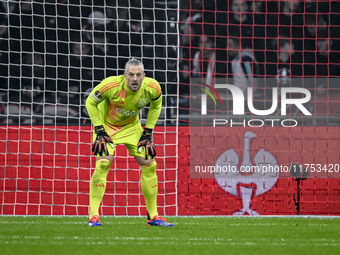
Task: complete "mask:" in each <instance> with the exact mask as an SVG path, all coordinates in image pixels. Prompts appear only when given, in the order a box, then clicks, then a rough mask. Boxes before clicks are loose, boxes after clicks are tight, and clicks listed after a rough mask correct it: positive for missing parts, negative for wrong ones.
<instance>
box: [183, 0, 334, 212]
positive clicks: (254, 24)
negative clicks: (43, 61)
mask: <svg viewBox="0 0 340 255" xmlns="http://www.w3.org/2000/svg"><path fill="white" fill-rule="evenodd" d="M339 14H340V5H339V2H338V1H295V0H287V1H242V0H229V1H228V0H227V1H181V3H180V16H179V33H180V54H179V67H180V76H179V81H180V93H179V111H180V115H179V123H181V124H185V125H190V127H188V128H187V129H184V128H183V129H182V130H183V132H184V134H185V132H187V133H189V134H190V140H189V139H188V142H187V143H181V144H179V152H180V154H181V153H184V152H189V153H190V157H189V159H188V158H184V159H181V161H180V166H181V165H183V167H187V168H190V167H191V168H192V169H193V170H192V171H191V172H190V171H187V172H182V173H180V175H179V180H178V189H179V191H178V192H179V197H178V201H180V203H179V205H178V206H179V214H189V215H226V214H227V215H228V214H229V215H232V214H235V215H243V214H251V215H257V214H284V215H287V214H326V215H338V214H339V213H340V210H339V206H338V201H339V199H340V198H339V193H338V190H339V187H340V186H339V185H340V184H339V179H338V178H327V177H325V178H320V179H318V178H307V179H306V180H301V179H298V178H297V179H295V178H278V179H277V180H273V182H274V181H275V182H274V183H275V185H273V186H272V187H267V186H266V183H265V180H266V179H264V180H263V186H261V185H262V183H257V181H258V179H251V174H250V173H249V174H248V175H247V174H244V175H238V178H234V180H233V179H230V178H227V177H225V178H224V177H223V176H222V177H219V178H217V176H216V174H215V176H214V174H210V173H208V172H205V173H204V174H203V176H205V177H203V178H200V175H198V177H197V178H193V177H194V176H195V175H194V174H195V172H194V171H195V167H198V168H199V167H201V165H210V166H216V165H215V163H216V162H217V160H218V157H219V156H221V155H222V154H223V153H225V154H223V155H225V157H224V158H223V159H222V162H224V163H225V162H227V163H228V162H232V163H233V164H236V166H237V167H240V166H241V164H242V162H243V163H244V162H245V158H244V153H245V151H247V152H248V153H249V155H248V156H249V159H248V160H249V162H247V163H248V164H250V165H255V162H254V161H255V155H257V153H262V154H261V155H267V158H266V160H267V159H269V158H270V159H271V160H272V161H273V162H275V164H278V165H282V166H287V167H288V166H289V164H290V163H292V162H299V163H300V164H309V165H311V164H320V165H321V166H322V167H325V166H326V170H325V172H324V174H325V175H324V176H330V174H334V172H333V173H330V171H331V168H334V167H336V168H337V169H339V164H338V156H339V155H340V154H339V148H338V146H337V145H338V144H339V139H340V137H339V113H340V112H339V109H340V108H339V95H340V90H339V85H338V84H339V76H340V72H339V71H340V65H339V64H340V62H339V49H340V48H339V46H340V45H339V42H340V41H339V29H340V27H339V25H340V23H339ZM215 84H231V85H234V86H237V87H238V88H239V89H240V90H241V91H242V92H243V93H246V90H247V88H252V91H253V92H254V93H253V97H252V101H253V105H254V108H255V109H258V110H264V109H269V108H270V107H271V105H272V101H273V97H272V95H271V91H272V88H273V87H278V88H283V87H286V88H293V87H295V88H297V87H299V88H305V89H307V90H308V91H310V93H311V99H310V100H309V102H308V103H306V104H304V106H305V107H306V109H308V111H310V112H311V114H312V115H311V116H305V115H304V114H303V113H302V112H301V111H300V110H297V109H296V108H295V109H294V108H293V107H292V106H289V107H287V109H286V111H287V115H286V116H282V108H281V109H280V101H281V100H280V98H279V103H278V109H277V111H275V112H274V113H273V114H272V115H270V116H266V117H267V119H268V117H269V118H271V119H277V121H278V122H276V123H275V124H274V125H273V126H272V123H271V122H266V121H264V126H263V127H262V128H258V126H261V124H262V123H261V121H262V120H264V118H263V116H258V115H257V116H255V114H253V113H252V112H251V111H250V110H249V108H248V105H247V97H246V96H245V100H244V102H245V106H244V108H245V114H244V115H243V116H240V115H235V114H233V110H235V108H234V106H233V101H232V100H231V99H234V100H235V98H232V95H231V93H230V91H229V90H226V89H224V90H223V89H216V91H217V93H216V91H214V90H213V89H211V87H212V88H214V85H215ZM209 86H210V87H209ZM196 88H197V89H196ZM204 90H205V91H204ZM209 93H210V94H211V95H210V94H209ZM279 93H280V89H279ZM219 98H221V103H220V102H219ZM292 98H294V97H292ZM204 100H206V102H207V103H206V108H205V109H206V112H207V113H206V116H204V115H203V106H202V102H203V101H204ZM215 101H216V102H215ZM236 110H237V109H236ZM214 119H215V120H216V119H220V122H222V123H223V124H221V125H219V126H218V127H215V128H212V125H211V123H212V121H213V120H214ZM252 119H259V120H258V121H257V122H256V123H255V122H248V121H249V120H250V121H251V120H252ZM283 119H294V120H297V123H298V126H299V127H294V128H285V127H282V126H283V125H282V124H281V122H280V121H282V120H283ZM231 120H233V121H234V122H236V123H237V124H235V125H233V126H232V128H231V124H230V121H231ZM227 121H228V122H227ZM249 123H250V124H249ZM288 123H289V122H285V124H288ZM209 125H210V128H209V127H207V126H209ZM288 125H289V124H288ZM196 126H198V127H196ZM256 126H257V128H256ZM254 127H255V128H254ZM184 130H185V131H184ZM249 133H252V134H255V135H256V136H254V138H252V139H251V142H250V140H249V139H248V140H247V137H246V135H247V134H249ZM246 141H248V146H249V148H248V149H246V148H245V147H244V146H245V144H246ZM221 157H222V156H221ZM193 162H200V164H199V165H198V166H197V165H195V166H194V165H193ZM273 164H274V163H273ZM313 167H315V166H313ZM309 170H311V169H309ZM333 170H334V169H333ZM327 171H329V172H327ZM193 173H194V174H193ZM287 174H288V176H290V173H289V172H288V173H287ZM311 174H312V173H311ZM328 174H329V175H328ZM201 176H202V175H201ZM280 176H281V175H280ZM335 176H339V170H337V172H336V175H335ZM270 180H271V179H270V178H268V180H267V181H268V182H270ZM261 191H265V192H262V194H261Z"/></svg>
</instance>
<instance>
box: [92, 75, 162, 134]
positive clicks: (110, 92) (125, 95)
mask: <svg viewBox="0 0 340 255" xmlns="http://www.w3.org/2000/svg"><path fill="white" fill-rule="evenodd" d="M149 103H150V109H149V113H148V117H147V122H146V125H145V127H146V128H150V129H153V128H154V127H155V125H156V122H157V120H158V118H159V115H160V112H161V107H162V92H161V87H160V85H159V83H158V82H157V81H156V80H155V79H152V78H148V77H145V78H144V79H143V82H142V84H141V87H140V88H139V90H137V91H135V92H133V91H131V90H130V89H129V88H128V87H127V86H126V83H125V76H124V75H119V76H111V77H108V78H106V79H104V80H103V81H102V82H101V83H100V84H99V85H97V86H96V87H95V88H94V89H93V90H92V92H91V93H90V95H89V96H88V98H87V100H86V108H87V111H88V113H89V116H90V118H91V121H92V123H93V125H94V126H100V125H105V126H107V127H108V128H109V129H110V132H109V133H110V135H111V136H112V135H114V134H115V133H117V132H119V131H120V130H122V129H123V128H124V127H125V126H126V125H128V124H137V123H139V112H140V110H141V109H143V108H144V107H145V106H146V105H147V104H149Z"/></svg>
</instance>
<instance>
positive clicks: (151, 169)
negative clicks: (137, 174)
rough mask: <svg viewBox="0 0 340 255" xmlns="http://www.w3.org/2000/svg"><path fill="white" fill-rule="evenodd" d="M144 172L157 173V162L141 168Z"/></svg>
mask: <svg viewBox="0 0 340 255" xmlns="http://www.w3.org/2000/svg"><path fill="white" fill-rule="evenodd" d="M141 169H142V172H156V169H157V162H156V161H155V160H153V161H152V162H150V163H149V164H146V165H143V166H141Z"/></svg>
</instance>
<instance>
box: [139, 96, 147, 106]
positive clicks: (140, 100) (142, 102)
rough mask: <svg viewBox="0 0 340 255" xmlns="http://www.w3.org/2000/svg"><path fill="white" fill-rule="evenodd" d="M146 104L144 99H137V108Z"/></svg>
mask: <svg viewBox="0 0 340 255" xmlns="http://www.w3.org/2000/svg"><path fill="white" fill-rule="evenodd" d="M146 104H147V101H146V98H141V99H139V102H138V107H144V106H145V105H146Z"/></svg>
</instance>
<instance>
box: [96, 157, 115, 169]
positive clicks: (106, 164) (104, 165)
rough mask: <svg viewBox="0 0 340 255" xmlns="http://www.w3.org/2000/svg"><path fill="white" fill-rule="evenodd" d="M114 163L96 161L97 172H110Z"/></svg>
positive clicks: (103, 160)
mask: <svg viewBox="0 0 340 255" xmlns="http://www.w3.org/2000/svg"><path fill="white" fill-rule="evenodd" d="M111 164H112V162H111V161H110V160H108V159H99V160H97V161H96V170H99V171H104V172H108V171H109V170H110V167H111Z"/></svg>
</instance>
